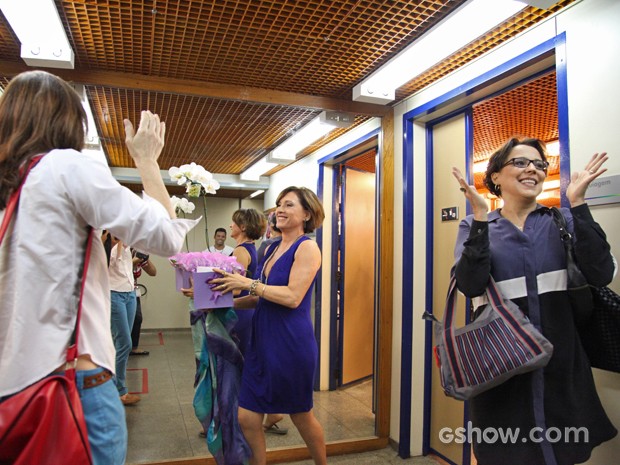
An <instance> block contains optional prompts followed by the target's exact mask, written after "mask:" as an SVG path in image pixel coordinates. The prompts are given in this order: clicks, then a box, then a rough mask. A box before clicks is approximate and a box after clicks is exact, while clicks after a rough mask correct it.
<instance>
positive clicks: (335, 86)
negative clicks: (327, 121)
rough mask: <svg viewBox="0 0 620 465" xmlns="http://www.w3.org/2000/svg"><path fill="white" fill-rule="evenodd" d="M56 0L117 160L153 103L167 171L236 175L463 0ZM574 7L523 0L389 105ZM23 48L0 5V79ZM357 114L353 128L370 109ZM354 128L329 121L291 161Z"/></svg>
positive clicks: (124, 161) (106, 145) (346, 95)
mask: <svg viewBox="0 0 620 465" xmlns="http://www.w3.org/2000/svg"><path fill="white" fill-rule="evenodd" d="M55 2H56V5H57V8H58V10H59V13H60V17H61V19H62V21H63V23H64V25H65V29H66V31H67V35H68V37H69V41H70V43H71V45H72V47H73V50H74V52H75V70H62V73H63V74H62V75H63V77H65V79H68V80H75V81H76V82H80V83H83V84H85V89H86V94H87V96H88V99H89V101H90V103H91V105H92V107H93V109H94V112H95V119H96V126H97V129H98V131H99V134H100V136H101V142H102V147H103V150H104V152H105V155H106V157H107V159H108V162H109V163H110V165H111V166H115V167H132V166H133V162H132V160H131V159H130V157H129V155H128V153H127V151H126V149H125V147H124V142H123V140H124V129H123V118H126V117H129V118H130V119H131V120H132V121H134V122H137V121H138V120H139V114H140V111H141V110H143V109H150V110H151V111H154V112H156V113H159V114H160V115H161V117H162V119H163V120H164V121H166V123H167V133H166V147H165V148H164V151H163V153H162V156H161V160H160V161H161V167H162V169H167V168H169V167H170V166H179V165H181V164H184V163H189V162H191V161H194V162H196V163H199V164H202V165H203V166H204V167H205V168H206V169H208V170H209V171H211V172H215V173H223V174H239V173H240V172H241V171H243V170H244V169H246V168H248V167H249V166H251V165H252V164H253V163H254V162H256V161H257V160H259V159H261V158H262V157H264V156H265V155H266V154H267V153H268V152H269V151H270V150H271V149H273V148H274V147H276V146H277V145H278V144H280V143H281V142H282V141H284V140H285V138H286V137H288V136H290V135H291V134H293V133H294V132H295V130H297V129H298V128H300V127H301V126H303V125H304V124H306V123H307V122H308V121H310V120H311V119H312V118H314V117H316V116H317V115H318V114H319V113H320V111H321V109H323V108H328V107H329V106H331V107H333V106H334V105H335V106H339V105H340V104H341V105H342V106H343V107H347V106H351V105H352V104H353V102H351V96H352V89H353V87H354V86H355V85H356V84H358V83H359V82H361V81H362V80H363V79H364V78H366V77H367V76H368V75H370V74H371V73H372V72H373V71H375V70H377V69H378V68H379V67H380V66H382V65H383V64H385V63H386V62H387V61H388V60H389V59H391V58H392V57H393V56H394V55H396V54H397V53H398V52H400V51H401V50H402V49H404V48H405V47H406V46H407V45H409V44H410V43H412V42H413V41H415V40H416V39H417V38H419V37H420V36H421V35H423V34H424V33H426V32H427V31H428V30H429V29H430V28H432V27H433V26H434V25H436V24H437V23H438V22H439V21H441V20H442V19H443V18H445V17H446V16H447V15H448V14H450V13H451V12H453V11H454V10H455V9H456V8H458V7H459V6H461V5H462V4H463V3H464V0H418V1H415V2H413V1H396V0H287V1H284V0H271V1H255V0H215V1H203V0H140V1H136V0H107V1H106V0H75V1H69V0H55ZM571 3H573V0H563V1H560V2H558V3H556V4H555V5H553V6H552V7H551V8H550V9H549V10H541V9H537V8H534V7H528V8H526V9H525V10H523V12H521V13H519V14H517V15H516V16H515V17H513V18H511V19H510V20H508V21H506V23H504V24H503V25H501V26H499V27H497V28H496V29H495V30H494V31H491V32H490V33H489V34H487V35H485V36H484V37H482V38H480V39H479V40H476V41H474V42H472V43H471V44H469V45H468V46H466V47H465V48H464V49H462V50H460V51H458V52H457V53H455V54H454V55H453V56H452V57H450V58H449V59H446V60H445V61H444V62H442V63H440V64H438V65H437V66H435V67H433V68H432V69H430V70H428V71H427V72H425V73H423V74H422V75H421V76H419V77H417V78H415V79H414V80H412V81H411V82H409V83H407V84H406V85H404V86H403V87H402V88H400V89H399V90H398V92H397V100H396V101H395V102H394V103H397V102H398V101H400V100H402V99H404V98H406V97H408V96H410V95H412V94H413V93H414V92H416V91H418V90H419V89H421V88H422V87H424V86H426V85H428V84H430V83H432V82H434V81H436V80H437V79H440V78H441V77H443V76H445V75H446V74H448V73H450V72H452V71H454V70H455V69H458V68H459V67H461V66H463V65H464V64H466V63H468V62H470V61H471V60H473V59H475V58H477V57H479V56H480V55H481V54H483V53H485V52H486V51H488V50H490V49H492V48H493V47H496V46H497V45H499V44H501V43H503V42H504V41H506V40H508V39H511V38H513V37H514V36H515V35H517V34H519V33H520V32H522V31H523V30H525V29H526V28H528V27H530V26H531V25H533V24H535V23H537V22H539V21H541V20H543V19H545V18H547V17H548V16H549V15H551V14H553V13H555V12H557V11H559V10H560V9H562V8H564V7H566V6H568V5H570V4H571ZM19 52H20V46H19V43H18V41H17V39H16V37H15V36H14V34H13V33H12V31H11V29H10V27H9V26H8V25H7V22H6V20H5V18H4V17H3V16H2V14H1V13H0V86H1V87H4V86H5V85H6V83H7V82H8V79H10V77H11V76H12V75H14V74H15V73H16V72H19V71H20V70H21V69H25V65H23V62H22V60H21V59H20V57H19ZM49 71H52V72H55V71H54V70H52V69H50V70H49ZM56 72H57V73H58V74H61V71H60V70H58V71H56ZM156 84H159V85H158V86H157V85H156ZM149 86H150V87H149ZM155 88H156V90H154V89H155ZM205 89H208V91H209V92H206V90H205ZM218 92H220V93H219V94H218ZM206 95H207V96H206ZM283 101H285V102H287V103H286V104H283V103H282V102H283ZM309 102H311V103H309ZM339 102H341V103H339ZM358 105H359V104H358ZM356 108H358V109H359V108H361V107H359V106H357V107H356ZM381 111H385V110H384V109H382V110H381ZM354 113H355V114H356V117H355V122H354V125H353V126H352V127H356V126H359V125H360V124H363V123H364V122H365V121H367V120H368V119H369V118H370V117H371V116H370V113H372V111H370V113H369V111H366V112H363V111H359V112H358V111H355V112H354ZM350 129H351V128H348V129H339V130H336V131H332V132H331V133H330V134H329V135H328V136H326V137H323V138H321V139H320V140H318V141H317V142H315V143H314V144H313V145H312V146H311V147H309V148H307V149H305V150H304V151H303V152H301V153H300V154H298V155H297V159H300V158H303V157H304V156H307V155H308V154H309V153H311V152H312V151H314V150H316V149H317V148H320V147H322V146H323V145H325V144H326V143H328V142H329V141H331V140H333V139H334V138H336V137H338V136H340V135H342V134H343V133H345V132H347V131H349V130H350ZM279 169H281V167H277V168H275V169H274V170H273V171H272V173H273V172H276V171H278V170H279ZM222 192H223V191H222ZM218 195H221V193H218ZM237 195H239V196H241V195H244V193H243V192H240V193H238V194H237Z"/></svg>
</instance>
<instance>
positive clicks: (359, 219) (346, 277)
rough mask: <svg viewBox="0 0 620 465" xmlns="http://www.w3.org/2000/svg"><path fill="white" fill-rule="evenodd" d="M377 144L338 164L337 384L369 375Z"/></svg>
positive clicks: (372, 338) (370, 375)
mask: <svg viewBox="0 0 620 465" xmlns="http://www.w3.org/2000/svg"><path fill="white" fill-rule="evenodd" d="M375 157H376V150H375V149H371V150H369V151H368V152H366V153H365V154H362V155H359V156H357V157H355V158H352V159H350V160H347V161H346V162H344V163H342V164H339V165H338V166H337V170H338V185H337V189H338V192H339V193H340V199H339V205H340V208H339V219H338V222H339V224H340V233H339V253H338V255H339V258H338V261H337V272H336V275H337V276H338V287H337V290H336V292H337V301H338V307H337V327H338V353H339V367H338V375H339V376H338V380H337V385H338V387H342V386H346V385H349V384H351V383H355V382H359V381H362V380H366V379H369V378H371V377H372V376H373V360H374V326H375V308H374V307H375V184H376V176H375V172H374V166H375Z"/></svg>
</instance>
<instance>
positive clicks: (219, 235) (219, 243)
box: [209, 228, 233, 257]
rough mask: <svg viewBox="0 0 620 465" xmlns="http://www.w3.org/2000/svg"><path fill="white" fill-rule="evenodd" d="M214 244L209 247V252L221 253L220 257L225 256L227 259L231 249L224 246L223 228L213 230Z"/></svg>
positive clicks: (224, 231) (224, 234) (224, 235)
mask: <svg viewBox="0 0 620 465" xmlns="http://www.w3.org/2000/svg"><path fill="white" fill-rule="evenodd" d="M213 242H214V244H213V245H212V246H211V247H209V252H214V253H221V254H222V255H226V256H227V257H228V256H230V254H231V253H232V251H233V248H232V247H230V246H229V245H226V244H225V242H226V230H225V229H224V228H217V229H216V230H215V235H214V236H213Z"/></svg>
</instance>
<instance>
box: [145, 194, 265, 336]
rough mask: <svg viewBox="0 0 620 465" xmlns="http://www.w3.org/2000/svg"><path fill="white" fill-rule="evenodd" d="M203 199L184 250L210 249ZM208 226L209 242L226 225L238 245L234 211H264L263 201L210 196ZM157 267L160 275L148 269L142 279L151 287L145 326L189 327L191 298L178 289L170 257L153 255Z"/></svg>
mask: <svg viewBox="0 0 620 465" xmlns="http://www.w3.org/2000/svg"><path fill="white" fill-rule="evenodd" d="M203 199H204V197H201V198H200V199H197V200H192V201H193V202H194V204H196V209H195V210H194V212H193V214H191V215H188V217H191V218H198V217H200V216H202V217H203V219H202V221H201V222H200V223H198V225H196V227H195V228H194V229H193V230H191V231H190V232H189V234H188V235H187V239H188V240H187V246H188V249H186V247H185V246H184V248H183V250H184V251H185V250H189V251H191V252H194V251H200V250H204V249H205V248H206V237H205V220H204V216H205V215H204V208H203V205H204V204H203V202H202V201H203ZM206 207H207V225H208V228H209V244H210V245H213V235H214V233H215V230H216V229H217V228H219V227H222V228H225V229H226V231H228V233H229V235H228V237H227V239H226V244H227V245H229V246H231V247H234V246H235V241H234V240H233V239H232V238H231V237H230V223H231V222H232V214H233V213H234V212H235V211H236V210H238V209H239V208H254V209H256V210H258V211H260V212H262V211H263V201H262V200H253V199H252V200H245V199H244V200H240V199H230V198H218V197H206ZM258 244H259V242H257V246H258ZM151 258H152V261H153V263H154V264H155V266H156V267H157V275H156V276H154V277H152V276H149V275H147V274H146V273H145V272H143V273H142V276H140V278H139V279H138V282H139V283H140V284H143V285H145V286H146V287H147V294H146V296H145V297H144V298H143V300H142V314H143V318H144V321H143V323H142V329H160V328H189V317H188V316H187V311H188V310H187V309H188V307H187V304H188V299H187V297H184V296H183V294H181V293H180V292H177V291H176V287H175V286H176V284H175V275H174V269H173V268H172V266H171V265H170V264H169V262H168V259H167V257H155V256H153V257H151Z"/></svg>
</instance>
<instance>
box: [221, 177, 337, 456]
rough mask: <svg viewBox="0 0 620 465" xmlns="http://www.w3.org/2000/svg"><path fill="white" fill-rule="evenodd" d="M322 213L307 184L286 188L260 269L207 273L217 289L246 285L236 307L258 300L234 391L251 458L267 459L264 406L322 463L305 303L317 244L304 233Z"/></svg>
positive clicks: (307, 303) (314, 348)
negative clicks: (277, 235) (286, 421)
mask: <svg viewBox="0 0 620 465" xmlns="http://www.w3.org/2000/svg"><path fill="white" fill-rule="evenodd" d="M324 217H325V214H324V211H323V206H322V205H321V203H320V201H319V199H318V198H317V196H316V194H314V193H313V192H312V191H310V190H309V189H307V188H305V187H294V186H291V187H288V188H286V189H284V190H283V191H282V192H281V193H280V194H279V195H278V198H277V201H276V218H277V219H276V224H277V227H278V229H280V231H281V232H282V239H281V240H280V241H278V242H275V243H273V244H271V246H270V247H269V248H268V249H267V252H266V253H265V261H264V262H263V264H262V268H261V270H260V272H259V275H258V276H256V277H255V278H248V277H245V276H241V275H240V274H236V273H234V274H231V273H227V272H225V271H223V270H216V271H217V272H218V273H220V274H221V275H222V277H221V278H215V279H212V280H211V283H213V284H216V285H217V286H216V287H215V289H216V290H219V291H220V292H234V291H237V290H244V291H248V293H249V295H247V296H244V297H237V298H236V299H235V309H239V310H241V309H243V308H256V311H255V313H254V321H253V323H252V339H251V343H250V348H249V350H248V351H247V356H246V358H245V364H244V367H243V374H242V378H241V391H240V394H239V423H240V424H241V428H242V430H243V434H244V435H245V438H246V440H247V442H248V444H249V445H250V448H251V449H252V457H251V458H250V464H251V465H264V464H265V463H266V443H265V430H264V424H263V416H264V414H265V413H267V414H269V413H272V414H278V413H286V414H289V415H290V418H291V420H292V421H293V424H294V425H295V427H296V428H297V430H298V431H299V433H300V434H301V437H302V438H303V440H304V442H305V443H306V445H307V446H308V449H309V451H310V454H311V455H312V458H313V460H314V463H315V464H316V465H325V464H326V463H327V456H326V448H325V438H324V434H323V428H322V427H321V425H320V423H319V422H318V420H317V419H316V417H315V416H314V413H313V411H312V408H313V387H314V375H315V372H316V368H317V363H318V360H317V357H318V349H317V343H316V339H315V337H314V328H313V325H312V320H311V317H310V304H311V300H312V289H313V285H314V281H315V278H316V275H317V273H318V271H319V268H320V266H321V251H320V250H319V247H318V245H317V243H316V242H315V241H313V240H311V239H310V238H309V237H308V236H306V233H310V232H313V231H314V230H315V229H316V228H318V227H320V226H321V224H322V223H323V219H324Z"/></svg>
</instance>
